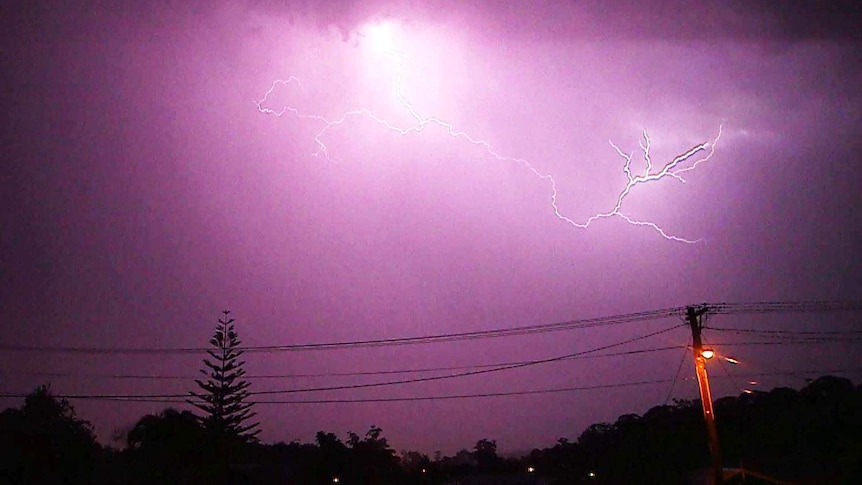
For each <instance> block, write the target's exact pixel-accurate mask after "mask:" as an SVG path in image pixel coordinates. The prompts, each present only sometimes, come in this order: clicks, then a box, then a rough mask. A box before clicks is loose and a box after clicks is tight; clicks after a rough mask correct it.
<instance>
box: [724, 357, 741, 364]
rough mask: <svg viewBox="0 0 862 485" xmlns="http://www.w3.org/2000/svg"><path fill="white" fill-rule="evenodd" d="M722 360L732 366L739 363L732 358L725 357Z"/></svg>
mask: <svg viewBox="0 0 862 485" xmlns="http://www.w3.org/2000/svg"><path fill="white" fill-rule="evenodd" d="M724 360H726V361H728V362H730V363H731V364H734V365H736V364H739V361H738V360H736V359H734V358H733V357H725V358H724Z"/></svg>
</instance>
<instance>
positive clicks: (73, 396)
mask: <svg viewBox="0 0 862 485" xmlns="http://www.w3.org/2000/svg"><path fill="white" fill-rule="evenodd" d="M682 326H684V325H674V326H672V327H668V328H665V329H663V330H658V331H655V332H650V333H647V334H644V335H640V336H638V337H632V338H629V339H626V340H622V341H619V342H615V343H612V344H607V345H603V346H600V347H595V348H592V349H589V350H583V351H580V352H574V353H571V354H565V355H561V356H556V357H550V358H545V359H538V360H530V361H524V362H520V363H517V364H511V365H504V366H498V367H492V368H487V369H479V370H472V371H466V372H459V373H455V374H447V375H442V376H430V377H416V378H411V379H401V380H395V381H385V382H374V383H364V384H348V385H340V386H321V387H310V388H296V389H278V390H269V391H254V392H250V393H249V395H258V396H261V395H273V394H293V393H301V392H319V391H338V390H352V389H363V388H371V387H383V386H395V385H401V384H412V383H418V382H430V381H439V380H445V379H455V378H461V377H468V376H475V375H481V374H490V373H494V372H501V371H506V370H513V369H519V368H524V367H529V366H534V365H539V364H547V363H551V362H558V361H561V360H565V359H569V358H572V357H575V356H579V355H586V354H591V353H593V352H601V351H603V350H607V349H611V348H614V347H620V346H622V345H627V344H630V343H633V342H637V341H640V340H644V339H647V338H650V337H654V336H656V335H660V334H663V333H666V332H670V331H671V330H675V329H677V328H680V327H682ZM58 397H63V398H67V399H93V398H102V399H107V398H113V399H118V400H122V399H139V398H140V399H164V398H188V397H189V395H187V394H135V395H123V394H114V395H106V394H67V395H63V396H58Z"/></svg>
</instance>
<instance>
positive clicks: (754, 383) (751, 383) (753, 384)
mask: <svg viewBox="0 0 862 485" xmlns="http://www.w3.org/2000/svg"><path fill="white" fill-rule="evenodd" d="M748 383H749V384H750V385H752V386H756V385H757V381H748Z"/></svg>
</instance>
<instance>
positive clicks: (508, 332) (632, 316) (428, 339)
mask: <svg viewBox="0 0 862 485" xmlns="http://www.w3.org/2000/svg"><path fill="white" fill-rule="evenodd" d="M703 306H704V307H706V308H707V309H708V311H709V313H712V314H724V315H734V314H751V313H802V312H840V311H859V310H862V301H798V302H790V301H775V302H749V303H705V304H703ZM685 311H686V307H670V308H663V309H659V310H649V311H644V312H635V313H626V314H620V315H612V316H605V317H595V318H585V319H577V320H570V321H565V322H557V323H550V324H539V325H528V326H522V327H511V328H498V329H492V330H478V331H472V332H456V333H445V334H436V335H426V336H417V337H399V338H390V339H371V340H356V341H342V342H328V343H307V344H289V345H266V346H248V347H241V348H240V350H243V351H245V352H298V351H312V350H336V349H349V348H366V347H382V346H393V345H413V344H429V343H438V342H454V341H463V340H474V339H486V338H496V337H511V336H520V335H531V334H537V333H547V332H559V331H565V330H578V329H585V328H595V327H606V326H612V325H621V324H625V323H633V322H642V321H647V320H656V319H661V318H667V317H673V316H682V315H684V314H685ZM207 350H208V349H207V348H204V347H174V348H168V347H72V346H69V347H65V346H53V347H52V346H25V345H8V344H7V345H0V351H9V352H45V353H72V354H110V355H114V354H199V353H203V352H206V351H207Z"/></svg>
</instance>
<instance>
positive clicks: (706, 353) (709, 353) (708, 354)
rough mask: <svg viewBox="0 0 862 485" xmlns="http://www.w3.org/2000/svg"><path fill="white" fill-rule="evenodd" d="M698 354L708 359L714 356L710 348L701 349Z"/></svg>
mask: <svg viewBox="0 0 862 485" xmlns="http://www.w3.org/2000/svg"><path fill="white" fill-rule="evenodd" d="M700 355H701V357H703V358H704V359H706V360H709V359H711V358H713V357H715V351H714V350H712V349H703V350H701V351H700Z"/></svg>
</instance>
